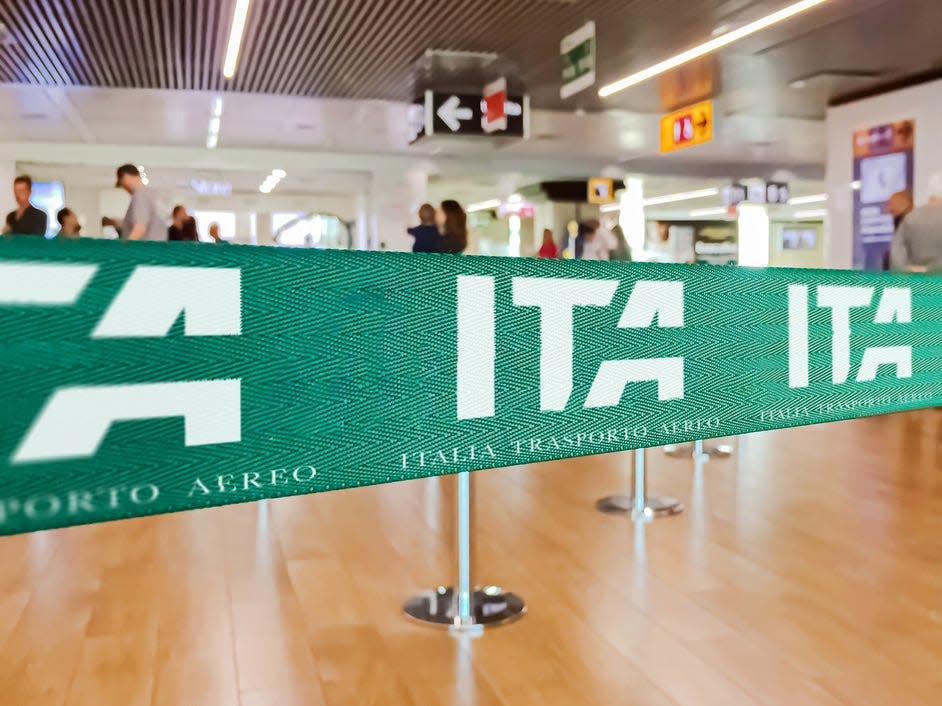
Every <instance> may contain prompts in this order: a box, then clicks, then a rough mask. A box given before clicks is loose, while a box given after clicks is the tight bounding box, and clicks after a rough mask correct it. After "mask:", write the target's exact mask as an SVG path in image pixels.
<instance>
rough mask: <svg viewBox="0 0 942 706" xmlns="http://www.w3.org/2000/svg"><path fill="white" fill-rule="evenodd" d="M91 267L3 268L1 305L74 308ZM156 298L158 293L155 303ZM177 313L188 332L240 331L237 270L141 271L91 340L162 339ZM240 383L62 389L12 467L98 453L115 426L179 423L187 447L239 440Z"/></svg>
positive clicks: (231, 333)
mask: <svg viewBox="0 0 942 706" xmlns="http://www.w3.org/2000/svg"><path fill="white" fill-rule="evenodd" d="M96 271H97V266H96V265H64V264H47V263H10V264H7V263H2V264H0V306H10V305H13V306H71V305H73V304H75V302H76V301H77V300H78V298H79V296H80V295H81V293H82V291H83V290H84V289H85V287H86V286H87V285H88V283H89V282H90V281H91V279H92V277H93V276H94V275H95V272H96ZM154 292H160V293H161V296H159V297H155V296H154ZM181 314H183V316H184V332H185V334H186V335H187V336H238V335H240V334H241V333H242V293H241V271H240V270H239V269H238V268H207V267H151V266H139V267H137V268H136V269H135V270H134V272H133V273H132V274H131V276H130V277H129V278H128V280H127V282H125V284H124V286H123V287H122V288H121V291H120V292H118V294H117V296H116V297H115V299H114V301H113V302H111V305H110V306H109V307H108V310H107V311H106V312H105V314H104V316H103V317H102V319H101V321H99V323H98V326H97V327H96V328H95V331H94V332H93V333H92V338H96V339H105V338H162V337H164V336H166V335H167V333H168V332H169V331H170V329H171V327H172V326H173V324H174V322H175V321H176V320H177V319H178V318H179V317H180V315H181ZM241 407H242V403H241V380H239V379H232V380H202V381H191V382H160V383H146V384H129V385H94V386H73V387H62V388H59V389H57V390H56V391H55V392H53V394H52V396H51V397H50V398H49V400H48V401H47V402H46V405H45V406H44V407H43V409H42V411H41V412H40V414H39V416H38V417H37V418H36V420H35V421H34V422H33V424H32V426H31V427H30V429H29V431H28V432H27V433H26V436H25V437H24V438H23V440H22V442H21V443H20V445H19V447H18V448H17V449H16V451H15V453H14V454H13V458H12V462H13V463H28V462H36V461H51V460H60V459H67V458H88V457H91V456H94V455H95V453H96V452H97V450H98V447H99V446H100V445H101V442H102V441H103V440H104V438H105V435H106V434H107V433H108V430H109V429H110V428H111V425H112V424H114V423H115V422H119V421H126V420H136V419H157V418H162V417H183V422H184V443H185V444H186V445H187V446H200V445H204V444H222V443H230V442H238V441H241V439H242V412H241Z"/></svg>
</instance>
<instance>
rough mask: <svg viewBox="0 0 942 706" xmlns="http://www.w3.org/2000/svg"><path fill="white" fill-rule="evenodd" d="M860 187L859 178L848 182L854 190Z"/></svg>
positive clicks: (858, 189)
mask: <svg viewBox="0 0 942 706" xmlns="http://www.w3.org/2000/svg"><path fill="white" fill-rule="evenodd" d="M860 187H861V183H860V180H859V179H858V180H857V181H852V182H851V183H850V188H851V189H853V190H854V191H860Z"/></svg>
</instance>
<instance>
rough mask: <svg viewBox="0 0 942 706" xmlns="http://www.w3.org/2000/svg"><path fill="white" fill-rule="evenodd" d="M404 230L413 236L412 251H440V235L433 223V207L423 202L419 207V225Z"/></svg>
mask: <svg viewBox="0 0 942 706" xmlns="http://www.w3.org/2000/svg"><path fill="white" fill-rule="evenodd" d="M406 232H407V233H408V234H409V235H411V236H412V237H413V238H415V243H413V244H412V252H440V251H441V245H442V235H441V233H439V232H438V226H437V225H435V207H434V206H432V204H430V203H423V204H422V207H421V208H420V209H419V225H417V226H412V227H411V228H408V229H407V230H406Z"/></svg>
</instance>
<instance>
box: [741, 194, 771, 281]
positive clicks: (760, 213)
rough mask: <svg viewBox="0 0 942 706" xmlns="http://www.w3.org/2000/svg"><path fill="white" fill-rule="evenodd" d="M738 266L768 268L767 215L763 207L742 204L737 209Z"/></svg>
mask: <svg viewBox="0 0 942 706" xmlns="http://www.w3.org/2000/svg"><path fill="white" fill-rule="evenodd" d="M739 264H740V265H743V266H745V267H768V266H769V213H768V210H767V209H766V207H765V206H760V205H758V204H743V205H741V206H740V207H739Z"/></svg>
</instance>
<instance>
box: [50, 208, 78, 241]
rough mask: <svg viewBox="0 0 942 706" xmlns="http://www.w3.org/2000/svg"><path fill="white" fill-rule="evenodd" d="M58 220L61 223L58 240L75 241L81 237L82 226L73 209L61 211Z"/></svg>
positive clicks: (57, 216) (57, 234) (57, 235)
mask: <svg viewBox="0 0 942 706" xmlns="http://www.w3.org/2000/svg"><path fill="white" fill-rule="evenodd" d="M56 220H57V221H58V222H59V232H58V233H56V238H59V239H62V238H70V239H75V238H78V237H79V234H80V232H81V230H82V226H81V224H80V223H79V220H78V216H76V215H75V211H73V210H72V209H71V208H61V209H59V212H58V213H57V214H56Z"/></svg>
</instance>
